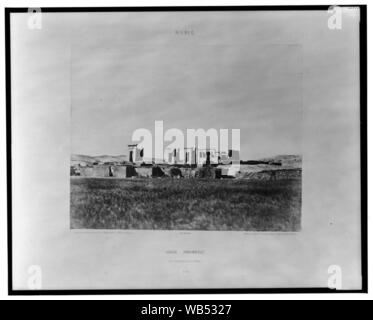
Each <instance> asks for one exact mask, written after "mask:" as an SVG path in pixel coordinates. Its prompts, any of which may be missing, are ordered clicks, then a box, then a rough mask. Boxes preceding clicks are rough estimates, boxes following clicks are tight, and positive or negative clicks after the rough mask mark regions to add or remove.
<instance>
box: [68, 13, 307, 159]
mask: <svg viewBox="0 0 373 320" xmlns="http://www.w3.org/2000/svg"><path fill="white" fill-rule="evenodd" d="M269 18H271V17H268V16H266V15H265V14H261V13H259V15H256V14H252V13H251V14H250V13H247V12H244V13H241V12H239V13H232V12H225V13H215V14H211V13H177V14H170V13H151V14H149V13H143V14H138V13H118V14H114V15H111V16H110V18H109V17H107V16H106V15H105V14H103V15H99V16H96V17H88V16H87V17H86V20H84V23H83V21H81V22H80V23H81V25H82V28H81V29H79V30H77V32H76V33H75V32H74V40H75V41H73V44H72V46H71V81H72V86H71V90H72V91H71V92H72V95H71V97H72V101H71V107H72V152H73V153H78V154H89V155H98V154H126V153H127V144H129V143H131V142H133V141H131V137H132V133H133V132H134V130H136V129H138V128H146V129H149V130H150V131H151V132H154V121H156V120H162V121H163V122H164V127H165V130H167V129H169V128H178V129H180V130H182V131H183V132H185V136H186V129H187V128H189V129H198V128H202V129H205V130H208V129H209V128H215V129H217V130H219V129H240V130H241V158H246V159H249V158H257V157H261V156H263V157H264V156H270V155H276V154H300V153H301V150H300V146H301V140H300V138H301V108H302V99H301V94H302V92H301V91H302V88H301V83H302V82H301V77H302V74H301V72H302V69H301V46H300V44H299V43H297V42H294V39H293V38H294V37H293V36H292V30H289V26H288V25H286V24H284V23H283V18H280V19H278V21H276V20H275V21H273V20H272V19H269ZM83 19H84V17H83ZM182 31H187V34H180V33H182ZM188 32H189V34H188ZM191 33H192V34H191Z"/></svg>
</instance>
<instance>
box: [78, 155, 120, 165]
mask: <svg viewBox="0 0 373 320" xmlns="http://www.w3.org/2000/svg"><path fill="white" fill-rule="evenodd" d="M124 161H127V156H126V155H118V156H109V155H100V156H87V155H83V154H72V155H71V162H72V164H77V163H81V162H85V163H87V164H93V163H95V162H99V163H105V162H124Z"/></svg>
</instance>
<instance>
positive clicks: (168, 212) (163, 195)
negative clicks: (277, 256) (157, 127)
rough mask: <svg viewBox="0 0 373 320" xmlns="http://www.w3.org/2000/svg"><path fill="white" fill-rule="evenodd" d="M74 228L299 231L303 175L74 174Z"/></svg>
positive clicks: (72, 192)
mask: <svg viewBox="0 0 373 320" xmlns="http://www.w3.org/2000/svg"><path fill="white" fill-rule="evenodd" d="M70 194H71V199H70V202H71V210H70V214H71V228H73V229H75V228H79V229H87V228H88V229H132V230H134V229H137V230H138V229H144V230H146V229H147V230H154V229H156V230H230V231H299V230H300V221H301V180H300V179H288V180H277V181H276V180H275V181H250V180H245V179H231V180H230V179H228V180H207V179H206V180H205V179H171V178H162V179H111V178H72V179H71V190H70Z"/></svg>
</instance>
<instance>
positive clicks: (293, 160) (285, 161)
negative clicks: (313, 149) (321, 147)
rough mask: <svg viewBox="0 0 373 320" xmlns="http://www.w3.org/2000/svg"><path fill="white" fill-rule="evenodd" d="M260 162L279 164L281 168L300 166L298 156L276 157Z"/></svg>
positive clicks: (300, 162)
mask: <svg viewBox="0 0 373 320" xmlns="http://www.w3.org/2000/svg"><path fill="white" fill-rule="evenodd" d="M260 160H261V161H269V162H281V165H283V166H293V167H299V166H302V156H300V155H277V156H274V157H268V158H263V159H260Z"/></svg>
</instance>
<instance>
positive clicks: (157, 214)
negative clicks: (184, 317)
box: [5, 5, 367, 314]
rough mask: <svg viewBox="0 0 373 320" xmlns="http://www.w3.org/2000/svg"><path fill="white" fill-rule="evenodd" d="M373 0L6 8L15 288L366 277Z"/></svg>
mask: <svg viewBox="0 0 373 320" xmlns="http://www.w3.org/2000/svg"><path fill="white" fill-rule="evenodd" d="M366 13H367V12H366V7H365V6H360V5H356V6H355V5H348V6H347V5H342V6H338V5H333V6H326V5H320V6H265V7H264V6H263V7H261V6H237V7H236V6H235V7H229V6H227V7H101V8H100V7H72V8H65V7H61V8H58V7H52V8H50V7H45V8H43V7H42V8H7V9H6V11H5V26H6V33H5V35H6V42H5V43H6V51H5V53H6V74H7V77H6V84H7V86H6V89H7V100H6V101H7V116H8V117H9V121H8V123H9V124H7V126H8V127H7V128H8V129H9V133H8V137H9V138H8V148H9V152H8V165H9V177H8V179H9V180H8V184H9V186H8V187H9V188H10V189H9V190H10V195H11V207H9V211H8V217H7V218H8V234H9V238H8V243H9V246H8V248H9V257H10V258H11V261H10V264H9V266H8V269H9V288H10V289H9V290H10V291H12V292H13V293H15V294H17V293H24V294H30V292H31V293H35V292H37V293H38V294H39V293H44V292H45V293H46V294H52V293H56V294H66V292H68V293H70V294H76V293H79V292H80V293H81V292H82V291H84V293H87V294H91V293H92V292H95V293H96V292H97V293H105V294H106V293H110V294H113V293H114V294H117V293H123V294H132V293H134V292H135V293H144V294H146V293H149V292H150V293H167V292H173V293H201V292H202V290H204V291H203V292H209V293H228V292H229V293H249V292H251V293H285V292H286V293H307V292H312V293H316V292H320V293H334V292H337V291H349V292H363V291H366V289H367V282H366V279H367V269H366V262H367V260H366V254H365V251H366V226H367V209H366V202H365V200H366V185H365V179H366V176H367V174H366V169H367V168H366V111H367V103H366V84H367V79H366V68H367V67H366V56H365V54H366ZM157 310H158V309H154V308H152V306H150V305H149V306H148V307H146V308H145V309H144V310H143V312H144V314H152V312H153V311H154V312H158V311H159V310H158V311H157ZM162 310H165V309H162ZM226 310H227V309H226ZM175 312H177V310H176V311H175V310H173V313H172V314H175ZM154 314H155V313H154ZM169 314H171V310H169Z"/></svg>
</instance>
